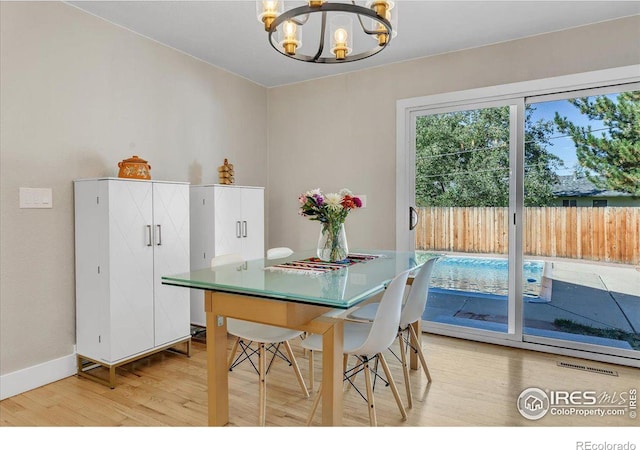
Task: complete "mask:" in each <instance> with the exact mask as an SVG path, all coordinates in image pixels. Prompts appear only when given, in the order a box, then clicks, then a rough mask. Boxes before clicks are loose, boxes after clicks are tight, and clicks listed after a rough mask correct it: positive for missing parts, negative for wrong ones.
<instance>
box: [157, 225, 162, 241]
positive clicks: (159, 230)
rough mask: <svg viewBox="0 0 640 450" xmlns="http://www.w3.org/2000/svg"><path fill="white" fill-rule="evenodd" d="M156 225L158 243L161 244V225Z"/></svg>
mask: <svg viewBox="0 0 640 450" xmlns="http://www.w3.org/2000/svg"><path fill="white" fill-rule="evenodd" d="M156 226H157V227H158V244H157V245H162V227H161V226H160V225H156Z"/></svg>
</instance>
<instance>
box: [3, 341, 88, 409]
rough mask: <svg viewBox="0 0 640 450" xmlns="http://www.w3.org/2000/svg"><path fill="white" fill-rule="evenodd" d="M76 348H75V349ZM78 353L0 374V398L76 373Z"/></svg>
mask: <svg viewBox="0 0 640 450" xmlns="http://www.w3.org/2000/svg"><path fill="white" fill-rule="evenodd" d="M74 350H75V349H74ZM76 371H77V369H76V353H75V351H74V353H73V354H71V355H68V356H63V357H62V358H58V359H54V360H51V361H47V362H45V363H42V364H38V365H36V366H32V367H27V368H26V369H21V370H17V371H15V372H12V373H8V374H6V375H2V376H0V400H4V399H5V398H9V397H13V396H14V395H18V394H22V393H23V392H27V391H30V390H31V389H35V388H38V387H40V386H44V385H45V384H49V383H53V382H54V381H58V380H62V379H63V378H67V377H70V376H72V375H75V373H76Z"/></svg>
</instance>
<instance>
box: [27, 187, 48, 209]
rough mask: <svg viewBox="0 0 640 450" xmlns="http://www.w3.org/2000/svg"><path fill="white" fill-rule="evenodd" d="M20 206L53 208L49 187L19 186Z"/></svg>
mask: <svg viewBox="0 0 640 450" xmlns="http://www.w3.org/2000/svg"><path fill="white" fill-rule="evenodd" d="M20 208H37V209H41V208H53V190H52V189H51V188H23V187H21V188H20Z"/></svg>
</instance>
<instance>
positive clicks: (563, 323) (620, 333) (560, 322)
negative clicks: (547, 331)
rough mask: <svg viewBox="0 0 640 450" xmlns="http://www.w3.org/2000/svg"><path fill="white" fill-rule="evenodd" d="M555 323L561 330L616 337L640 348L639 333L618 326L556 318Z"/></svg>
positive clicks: (584, 334)
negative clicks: (599, 325)
mask: <svg viewBox="0 0 640 450" xmlns="http://www.w3.org/2000/svg"><path fill="white" fill-rule="evenodd" d="M553 325H555V327H556V328H557V329H558V330H559V331H564V332H567V333H572V334H581V335H583V336H597V337H603V338H607V339H615V340H617V341H627V342H628V343H629V345H631V347H632V348H633V349H634V350H640V335H639V334H638V333H629V332H627V331H624V330H619V329H617V328H594V327H590V326H588V325H582V324H580V323H576V322H574V321H572V320H569V319H555V320H554V321H553Z"/></svg>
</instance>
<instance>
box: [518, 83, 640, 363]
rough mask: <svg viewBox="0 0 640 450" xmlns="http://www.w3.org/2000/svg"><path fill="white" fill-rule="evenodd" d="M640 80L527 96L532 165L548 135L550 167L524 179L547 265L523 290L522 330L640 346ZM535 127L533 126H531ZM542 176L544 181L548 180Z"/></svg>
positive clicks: (535, 255)
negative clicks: (531, 288)
mask: <svg viewBox="0 0 640 450" xmlns="http://www.w3.org/2000/svg"><path fill="white" fill-rule="evenodd" d="M638 89H640V85H637V84H636V85H626V86H613V87H610V88H600V89H590V90H583V91H578V92H570V93H562V94H553V95H544V96H537V97H530V98H527V99H526V101H527V112H528V114H529V115H530V117H531V119H532V120H530V121H528V122H527V126H529V124H536V123H545V124H546V126H548V128H549V129H550V130H551V132H550V133H549V135H548V136H547V137H546V138H545V139H544V141H543V142H541V143H536V142H535V141H526V142H525V164H526V165H525V174H526V173H532V172H537V171H538V170H539V167H538V166H537V165H536V163H535V161H534V160H535V158H536V156H537V154H538V152H539V151H540V148H539V146H540V145H542V146H544V148H546V149H548V158H549V162H550V164H549V166H551V167H552V168H553V170H552V172H551V173H549V174H547V175H550V177H551V178H550V179H549V180H548V181H547V182H538V179H539V177H538V176H535V177H530V178H531V179H532V181H534V182H533V183H529V184H528V183H526V180H527V178H526V177H525V190H524V194H525V195H524V202H525V216H524V222H523V230H524V240H523V252H524V254H525V258H529V259H531V260H537V261H539V263H540V264H541V265H542V266H543V273H542V285H541V292H540V293H539V295H536V296H533V297H527V296H525V297H524V301H525V305H524V340H525V341H528V342H539V343H544V344H549V345H562V346H564V347H570V348H576V349H588V350H590V351H594V352H599V353H605V354H614V355H618V356H631V357H636V358H638V351H639V350H640V271H639V270H638V268H639V267H640V266H639V264H640V258H639V257H640V241H639V237H640V236H639V226H640V90H638ZM527 134H528V135H531V133H529V132H528V133H527ZM541 186H542V187H544V189H541Z"/></svg>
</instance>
